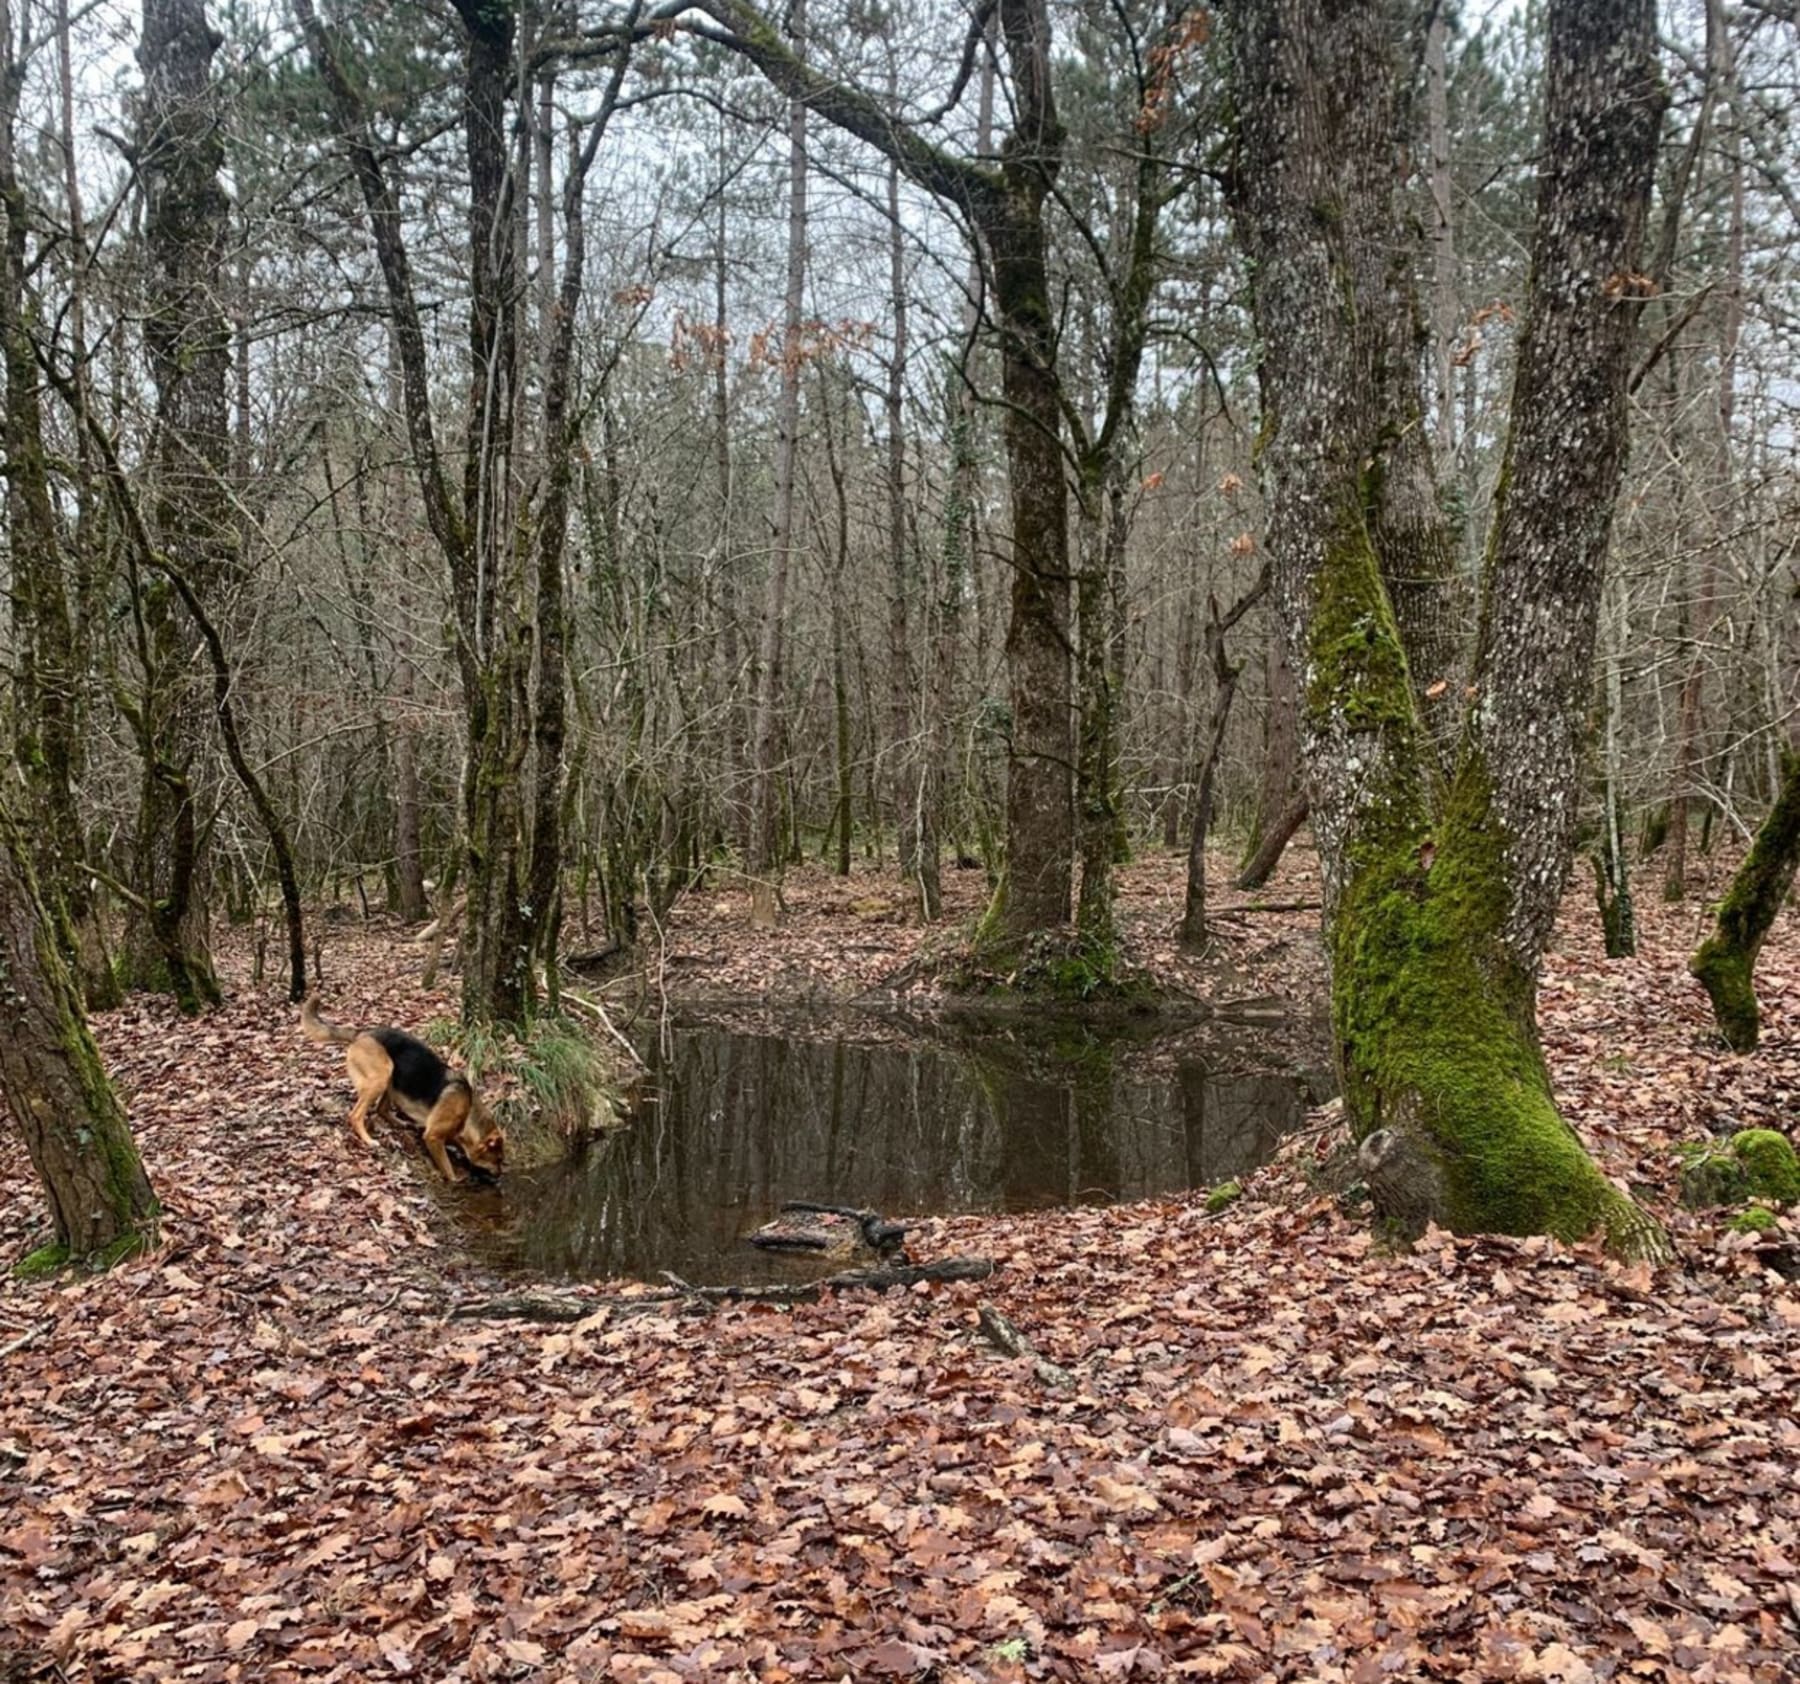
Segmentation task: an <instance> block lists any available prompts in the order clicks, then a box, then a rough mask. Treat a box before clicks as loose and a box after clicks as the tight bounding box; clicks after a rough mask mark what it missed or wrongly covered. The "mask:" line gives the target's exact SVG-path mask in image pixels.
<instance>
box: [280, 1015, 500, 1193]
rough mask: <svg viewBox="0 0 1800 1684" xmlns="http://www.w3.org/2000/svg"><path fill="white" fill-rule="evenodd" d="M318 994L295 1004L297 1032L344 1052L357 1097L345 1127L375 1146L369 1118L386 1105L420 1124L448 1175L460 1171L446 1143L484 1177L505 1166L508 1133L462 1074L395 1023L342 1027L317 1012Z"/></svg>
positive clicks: (451, 1177) (454, 1175)
mask: <svg viewBox="0 0 1800 1684" xmlns="http://www.w3.org/2000/svg"><path fill="white" fill-rule="evenodd" d="M318 1005H319V1003H318V997H317V996H316V995H310V994H309V995H308V996H307V998H306V1001H305V1003H304V1004H303V1005H302V1006H301V1008H300V1031H301V1033H302V1034H303V1035H305V1036H306V1038H307V1040H309V1041H325V1042H332V1041H335V1042H336V1043H337V1044H338V1045H339V1046H341V1047H345V1048H347V1049H348V1051H347V1052H346V1053H345V1054H344V1064H345V1067H346V1068H347V1069H348V1070H349V1072H350V1085H351V1086H352V1087H353V1088H355V1089H356V1103H355V1104H354V1105H353V1106H351V1108H350V1116H349V1119H348V1120H349V1123H350V1132H351V1133H352V1134H354V1135H355V1136H356V1138H357V1139H358V1140H360V1141H361V1142H362V1143H363V1145H365V1146H368V1147H373V1146H374V1144H375V1141H374V1137H373V1136H372V1135H370V1133H369V1117H370V1116H371V1114H373V1113H377V1112H381V1111H385V1110H387V1109H388V1108H389V1106H390V1105H391V1106H392V1107H393V1108H394V1109H396V1110H398V1111H399V1112H400V1114H401V1115H402V1116H404V1117H405V1118H406V1120H407V1121H408V1122H410V1123H412V1124H414V1125H415V1126H416V1127H418V1128H419V1129H420V1130H422V1131H423V1134H424V1138H425V1150H426V1151H427V1152H429V1153H430V1154H431V1161H432V1162H433V1163H434V1164H436V1165H437V1167H438V1173H439V1174H440V1175H442V1176H443V1178H444V1179H445V1180H446V1181H461V1180H462V1179H463V1175H462V1172H461V1171H460V1170H459V1169H457V1167H456V1166H455V1165H454V1164H453V1163H451V1161H450V1155H449V1153H448V1152H446V1151H445V1150H444V1148H445V1147H446V1146H447V1145H453V1146H455V1147H456V1149H457V1151H458V1152H460V1153H461V1154H462V1156H463V1158H464V1159H465V1160H466V1161H467V1162H468V1165H469V1167H470V1169H472V1170H474V1171H476V1172H477V1173H478V1174H480V1175H482V1176H484V1177H492V1176H497V1175H499V1174H500V1172H501V1170H503V1169H504V1168H505V1167H506V1136H505V1135H504V1134H502V1133H501V1131H500V1125H499V1124H498V1123H496V1122H495V1121H494V1118H493V1113H492V1112H490V1111H489V1110H488V1108H487V1107H486V1106H485V1105H484V1104H482V1102H481V1098H480V1096H479V1095H478V1094H477V1093H476V1092H475V1090H474V1088H472V1087H471V1086H470V1085H469V1079H468V1077H466V1076H463V1075H459V1074H458V1073H457V1072H456V1071H454V1070H452V1069H451V1068H450V1066H449V1065H447V1064H446V1063H445V1062H444V1061H443V1060H442V1059H441V1058H439V1057H438V1055H437V1054H436V1053H434V1052H433V1051H432V1050H431V1048H430V1047H428V1046H426V1045H425V1043H424V1042H423V1041H419V1040H415V1039H414V1038H413V1037H412V1036H411V1035H408V1034H406V1033H405V1032H404V1031H403V1030H399V1029H346V1028H344V1026H343V1025H342V1024H339V1023H333V1022H331V1021H330V1020H329V1019H328V1018H323V1017H320V1016H319V1009H318Z"/></svg>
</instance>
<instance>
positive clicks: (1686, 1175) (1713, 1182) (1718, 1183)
mask: <svg viewBox="0 0 1800 1684" xmlns="http://www.w3.org/2000/svg"><path fill="white" fill-rule="evenodd" d="M1681 1159H1682V1163H1681V1202H1682V1203H1683V1204H1684V1205H1686V1206H1687V1207H1688V1209H1689V1210H1712V1209H1714V1208H1715V1207H1717V1206H1719V1205H1734V1204H1737V1203H1738V1202H1739V1201H1740V1200H1741V1199H1744V1198H1746V1197H1748V1195H1749V1192H1750V1179H1749V1176H1748V1175H1747V1174H1746V1173H1745V1170H1744V1166H1743V1165H1742V1164H1741V1163H1739V1162H1738V1160H1737V1158H1736V1156H1735V1155H1734V1154H1733V1153H1732V1152H1731V1150H1730V1149H1729V1148H1728V1147H1725V1146H1721V1145H1720V1144H1719V1143H1718V1142H1717V1141H1702V1142H1699V1143H1697V1144H1694V1145H1690V1146H1684V1147H1683V1148H1682V1149H1681Z"/></svg>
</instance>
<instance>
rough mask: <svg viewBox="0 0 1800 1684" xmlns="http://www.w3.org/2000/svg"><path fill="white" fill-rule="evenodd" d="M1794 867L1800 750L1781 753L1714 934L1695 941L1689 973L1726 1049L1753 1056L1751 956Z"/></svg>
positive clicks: (1799, 838) (1799, 857) (1799, 843)
mask: <svg viewBox="0 0 1800 1684" xmlns="http://www.w3.org/2000/svg"><path fill="white" fill-rule="evenodd" d="M1797 865H1800V751H1797V750H1795V749H1792V748H1789V749H1788V750H1786V751H1785V752H1784V753H1783V755H1782V760H1781V787H1780V789H1779V791H1778V792H1777V794H1776V797H1775V805H1774V806H1773V807H1771V808H1770V809H1769V816H1768V817H1767V818H1766V819H1764V820H1763V822H1762V827H1761V829H1759V830H1758V831H1757V833H1756V840H1755V841H1754V842H1752V843H1751V845H1750V852H1749V854H1748V855H1747V856H1746V857H1745V859H1744V863H1743V864H1742V865H1741V866H1740V867H1739V868H1738V873H1737V875H1736V876H1735V877H1734V878H1732V880H1731V887H1730V888H1729V889H1727V890H1726V891H1725V898H1724V900H1722V901H1721V902H1720V903H1719V915H1718V920H1717V922H1716V924H1715V925H1714V928H1713V933H1712V934H1711V935H1710V936H1708V937H1707V938H1706V940H1705V941H1704V942H1702V943H1701V945H1700V949H1699V951H1698V952H1697V953H1695V955H1694V957H1693V960H1692V962H1691V963H1690V965H1689V967H1688V968H1689V969H1690V970H1692V971H1693V973H1694V975H1695V976H1697V977H1698V978H1699V979H1700V981H1701V984H1702V985H1703V986H1704V987H1705V989H1706V992H1707V995H1708V997H1709V998H1710V999H1711V1000H1712V1008H1713V1016H1714V1017H1715V1018H1716V1019H1717V1020H1718V1024H1719V1032H1720V1034H1722V1035H1723V1036H1724V1037H1725V1041H1726V1044H1727V1045H1728V1046H1730V1047H1731V1048H1732V1049H1733V1050H1734V1051H1736V1052H1752V1051H1754V1050H1755V1047H1756V1042H1757V1037H1758V1035H1759V1033H1760V1031H1761V1020H1760V1014H1759V1012H1758V1010H1757V1004H1756V956H1757V954H1758V953H1760V952H1761V951H1762V944H1763V939H1764V937H1766V936H1767V935H1768V933H1769V927H1770V926H1771V925H1772V924H1773V923H1774V922H1775V915H1776V914H1777V913H1778V912H1780V910H1781V908H1782V907H1783V906H1784V905H1785V904H1786V902H1787V897H1788V892H1789V891H1790V890H1791V889H1792V888H1793V886H1794V870H1795V867H1796V866H1797Z"/></svg>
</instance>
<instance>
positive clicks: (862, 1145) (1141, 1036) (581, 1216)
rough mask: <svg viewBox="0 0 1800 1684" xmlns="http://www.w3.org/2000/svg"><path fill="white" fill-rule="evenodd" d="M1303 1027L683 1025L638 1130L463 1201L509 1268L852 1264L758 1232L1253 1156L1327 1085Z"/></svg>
mask: <svg viewBox="0 0 1800 1684" xmlns="http://www.w3.org/2000/svg"><path fill="white" fill-rule="evenodd" d="M759 1027H760V1026H759ZM1292 1040H1293V1036H1292V1034H1291V1032H1289V1031H1285V1030H1284V1031H1281V1032H1279V1034H1278V1035H1276V1036H1274V1037H1272V1038H1271V1037H1270V1036H1268V1035H1265V1036H1262V1037H1258V1038H1249V1037H1246V1036H1244V1035H1242V1034H1239V1035H1237V1036H1235V1037H1225V1038H1221V1037H1219V1036H1217V1035H1214V1034H1211V1033H1209V1034H1206V1035H1196V1033H1195V1032H1194V1031H1193V1030H1192V1029H1189V1030H1188V1031H1187V1032H1185V1033H1183V1034H1182V1035H1180V1036H1172V1035H1170V1034H1168V1033H1156V1032H1149V1031H1146V1030H1145V1029H1143V1028H1141V1027H1129V1026H1128V1027H1125V1028H1121V1027H1119V1026H1112V1027H1110V1028H1107V1029H1100V1028H1096V1027H1094V1026H1092V1025H1088V1024H1076V1023H1060V1024H1059V1023H1055V1022H1045V1021H1043V1020H1033V1021H1032V1022H1030V1023H1029V1024H1024V1023H1015V1024H1011V1025H1008V1026H1003V1027H1002V1026H996V1025H995V1024H994V1023H993V1022H992V1021H987V1022H983V1023H981V1024H979V1025H978V1026H974V1027H970V1026H963V1027H945V1026H942V1025H939V1026H934V1027H933V1029H932V1030H931V1031H929V1032H921V1031H920V1030H919V1029H918V1028H917V1027H916V1026H882V1025H880V1024H875V1025H871V1024H869V1023H867V1022H859V1023H857V1024H855V1025H835V1026H834V1025H833V1024H832V1023H831V1022H830V1021H829V1020H827V1021H825V1022H823V1023H820V1022H817V1021H815V1022H811V1023H809V1024H807V1025H805V1026H804V1027H802V1026H799V1025H795V1026H793V1027H791V1028H790V1027H789V1026H786V1025H783V1026H781V1029H780V1031H779V1032H777V1031H776V1030H775V1029H774V1028H773V1027H770V1028H768V1029H767V1030H766V1031H765V1032H758V1033H747V1032H744V1030H743V1028H742V1027H741V1026H740V1027H738V1028H733V1029H727V1028H722V1027H718V1026H708V1025H704V1024H699V1023H690V1024H686V1025H677V1026H674V1027H670V1028H668V1029H666V1030H665V1031H664V1032H663V1033H662V1034H661V1035H660V1036H658V1037H657V1039H656V1040H655V1042H654V1043H653V1044H652V1045H651V1046H650V1047H648V1048H646V1054H647V1056H648V1058H649V1060H650V1063H651V1080H650V1083H649V1085H648V1090H647V1097H646V1098H645V1099H644V1100H643V1101H642V1102H641V1103H640V1105H639V1106H638V1108H637V1110H636V1112H635V1114H634V1115H633V1117H632V1119H631V1121H630V1123H629V1125H628V1126H626V1127H623V1128H621V1129H618V1130H616V1131H614V1132H612V1133H610V1134H608V1135H606V1136H604V1137H603V1138H601V1139H599V1140H597V1141H595V1142H594V1143H593V1144H592V1145H591V1146H590V1147H589V1148H588V1149H587V1150H585V1151H584V1152H583V1153H582V1154H581V1155H580V1156H579V1157H577V1158H575V1159H573V1160H571V1161H568V1162H564V1163H560V1164H556V1165H552V1166H550V1167H547V1168H544V1169H539V1170H535V1171H527V1172H522V1173H515V1174H510V1175H508V1177H507V1178H506V1182H505V1184H504V1186H503V1187H502V1188H500V1189H497V1190H494V1191H491V1192H487V1193H485V1194H470V1195H466V1196H465V1197H466V1202H462V1209H463V1211H464V1212H465V1214H466V1215H467V1217H468V1219H469V1221H470V1223H471V1225H472V1226H473V1227H474V1228H475V1229H476V1232H477V1241H476V1247H477V1250H478V1251H479V1252H480V1253H481V1254H482V1255H483V1256H484V1257H485V1258H486V1259H488V1260H489V1261H491V1262H492V1263H493V1264H495V1265H496V1266H498V1267H500V1268H503V1269H526V1270H530V1271H531V1272H533V1273H537V1274H546V1275H561V1276H573V1277H581V1278H589V1279H593V1278H600V1277H608V1276H627V1277H630V1276H635V1277H638V1278H640V1279H647V1280H655V1279H657V1278H659V1275H660V1272H661V1271H663V1270H671V1271H673V1272H674V1273H676V1274H678V1275H680V1276H681V1277H682V1278H683V1279H685V1280H688V1281H691V1282H693V1283H695V1284H697V1285H710V1284H719V1283H722V1282H731V1281H735V1282H751V1281H771V1280H795V1279H805V1278H808V1277H809V1276H811V1275H816V1274H820V1273H825V1272H828V1271H829V1270H830V1269H831V1268H833V1267H841V1266H842V1265H834V1264H829V1263H821V1262H820V1261H819V1260H817V1259H816V1258H812V1257H805V1256H801V1257H794V1256H790V1255H781V1254H772V1253H767V1252H763V1251H759V1250H757V1249H756V1248H754V1247H752V1246H751V1245H750V1244H749V1243H748V1238H747V1236H749V1235H750V1234H751V1233H753V1232H754V1231H755V1230H756V1229H757V1228H758V1227H759V1226H761V1225H762V1224H763V1223H764V1222H766V1221H767V1220H769V1219H770V1218H771V1217H773V1216H774V1215H775V1214H776V1213H777V1211H778V1210H779V1209H780V1207H781V1205H782V1204H783V1202H784V1201H786V1200H790V1199H806V1200H814V1201H818V1202H822V1203H828V1204H836V1205H846V1206H856V1207H859V1208H872V1209H876V1210H879V1211H881V1212H883V1213H884V1214H886V1215H888V1216H891V1217H907V1216H921V1215H935V1214H944V1213H950V1212H962V1211H996V1210H1038V1209H1043V1208H1046V1207H1050V1206H1057V1205H1073V1204H1108V1203H1114V1202H1118V1201H1122V1200H1128V1199H1138V1198H1146V1197H1152V1196H1155V1195H1158V1194H1167V1193H1173V1192H1182V1191H1186V1190H1188V1189H1190V1188H1195V1187H1205V1186H1213V1185H1216V1184H1218V1183H1219V1182H1222V1181H1226V1180H1229V1179H1231V1178H1232V1177H1233V1176H1236V1175H1239V1174H1242V1173H1243V1172H1244V1171H1246V1170H1249V1169H1253V1168H1255V1167H1256V1166H1257V1165H1258V1164H1260V1163H1262V1162H1264V1161H1265V1160H1266V1159H1267V1158H1268V1156H1269V1154H1270V1153H1271V1152H1272V1151H1273V1150H1274V1148H1275V1145H1276V1143H1277V1142H1278V1141H1279V1140H1280V1138H1281V1136H1282V1135H1283V1134H1284V1133H1286V1132H1287V1131H1288V1130H1290V1129H1292V1128H1293V1127H1294V1126H1295V1125H1296V1124H1298V1123H1299V1121H1300V1120H1301V1118H1302V1116H1303V1115H1304V1113H1305V1111H1306V1109H1307V1108H1308V1107H1309V1106H1311V1105H1315V1104H1318V1103H1320V1102H1321V1101H1323V1100H1324V1099H1327V1098H1329V1097H1330V1091H1331V1090H1330V1085H1329V1077H1328V1076H1327V1075H1325V1074H1323V1073H1322V1072H1321V1071H1320V1070H1319V1069H1318V1064H1319V1063H1320V1062H1322V1061H1321V1060H1319V1059H1318V1058H1317V1055H1316V1053H1315V1054H1313V1056H1312V1057H1311V1058H1310V1059H1309V1058H1308V1057H1307V1056H1306V1055H1305V1053H1304V1052H1302V1053H1300V1054H1296V1053H1295V1052H1294V1051H1291V1050H1290V1051H1288V1052H1287V1053H1286V1054H1285V1055H1284V1053H1283V1051H1282V1044H1283V1043H1290V1042H1292Z"/></svg>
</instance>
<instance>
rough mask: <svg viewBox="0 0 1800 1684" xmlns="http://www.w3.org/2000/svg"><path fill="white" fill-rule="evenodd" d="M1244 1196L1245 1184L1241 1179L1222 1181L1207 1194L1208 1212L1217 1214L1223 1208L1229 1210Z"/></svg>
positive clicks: (1211, 1214)
mask: <svg viewBox="0 0 1800 1684" xmlns="http://www.w3.org/2000/svg"><path fill="white" fill-rule="evenodd" d="M1243 1196H1244V1184H1243V1183H1242V1182H1241V1181H1222V1182H1220V1183H1219V1185H1218V1186H1217V1187H1215V1188H1213V1190H1212V1191H1211V1192H1210V1193H1208V1194H1207V1195H1206V1214H1207V1215H1208V1216H1217V1215H1218V1214H1219V1212H1220V1211H1222V1210H1229V1209H1230V1208H1231V1207H1232V1206H1233V1205H1234V1204H1236V1203H1237V1202H1238V1200H1239V1199H1241V1198H1242V1197H1243Z"/></svg>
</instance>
